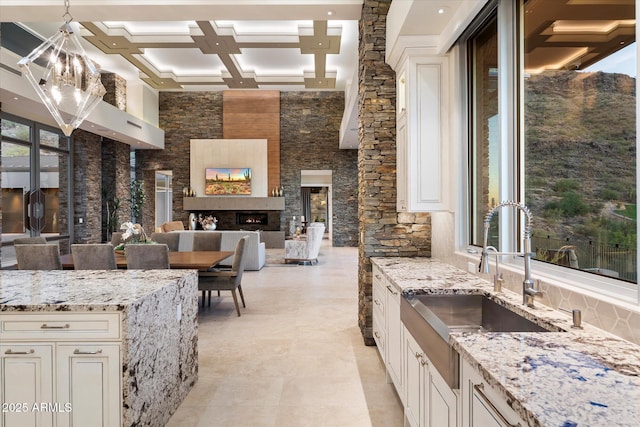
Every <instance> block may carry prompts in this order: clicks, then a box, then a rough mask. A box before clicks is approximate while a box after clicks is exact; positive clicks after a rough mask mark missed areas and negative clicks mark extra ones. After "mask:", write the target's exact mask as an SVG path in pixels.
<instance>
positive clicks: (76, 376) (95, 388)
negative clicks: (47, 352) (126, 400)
mask: <svg viewBox="0 0 640 427" xmlns="http://www.w3.org/2000/svg"><path fill="white" fill-rule="evenodd" d="M56 356H57V374H58V381H57V393H58V394H57V396H58V401H60V402H68V403H70V405H71V410H70V411H69V412H60V413H58V416H57V425H58V427H63V426H64V427H67V426H103V427H110V426H113V427H116V426H120V407H121V405H122V397H121V393H120V390H121V386H120V346H118V345H114V344H105V345H101V344H92V345H83V344H76V345H73V344H64V345H58V347H57V351H56Z"/></svg>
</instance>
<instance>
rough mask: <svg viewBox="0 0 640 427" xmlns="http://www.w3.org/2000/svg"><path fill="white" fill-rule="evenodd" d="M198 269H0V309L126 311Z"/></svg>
mask: <svg viewBox="0 0 640 427" xmlns="http://www.w3.org/2000/svg"><path fill="white" fill-rule="evenodd" d="M185 274H193V275H196V274H197V272H196V271H195V270H113V271H102V270H86V271H73V270H70V271H62V270H61V271H26V270H15V271H14V270H6V271H2V272H1V273H0V312H2V311H5V312H9V311H87V310H90V311H124V310H126V308H127V307H128V306H129V305H131V304H134V303H135V302H136V301H138V300H140V299H143V298H145V297H147V296H149V295H151V294H153V293H155V292H157V291H159V290H160V289H162V288H164V287H165V286H167V285H171V284H176V283H177V282H179V281H180V279H181V278H183V277H184V276H185Z"/></svg>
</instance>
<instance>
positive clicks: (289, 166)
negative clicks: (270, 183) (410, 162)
mask: <svg viewBox="0 0 640 427" xmlns="http://www.w3.org/2000/svg"><path fill="white" fill-rule="evenodd" d="M280 113H281V117H280V165H281V169H280V174H281V181H282V185H283V187H284V196H285V210H284V212H283V214H282V216H281V230H287V227H288V222H287V221H288V219H290V218H291V217H292V216H294V215H295V216H299V215H301V214H302V202H301V197H300V179H301V178H300V171H301V170H325V169H326V170H332V171H333V173H332V188H333V196H332V201H333V235H332V241H333V246H356V245H357V242H358V215H357V190H358V188H357V182H358V178H357V176H358V175H357V170H356V168H357V154H358V153H357V151H356V150H341V149H340V148H339V133H340V123H341V121H342V115H343V113H344V93H342V92H320V91H319V92H282V93H281V95H280Z"/></svg>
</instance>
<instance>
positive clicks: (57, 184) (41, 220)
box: [0, 114, 72, 267]
mask: <svg viewBox="0 0 640 427" xmlns="http://www.w3.org/2000/svg"><path fill="white" fill-rule="evenodd" d="M1 123H2V163H1V165H2V166H1V172H2V249H1V254H0V256H1V259H2V267H10V266H13V265H14V264H15V251H14V250H13V241H14V240H15V239H16V238H19V237H29V236H44V237H45V238H46V239H47V241H50V242H65V243H66V244H68V240H69V236H70V222H69V221H68V217H69V206H70V205H69V203H70V201H71V200H72V198H71V197H70V195H71V192H70V185H69V183H70V178H69V177H70V174H69V171H70V170H71V167H70V153H69V144H70V142H69V138H66V137H64V135H63V134H62V133H61V132H60V131H59V130H58V129H54V128H49V127H47V126H44V125H41V124H38V123H34V122H30V121H28V120H24V119H21V118H19V117H14V116H11V115H8V114H2V116H1Z"/></svg>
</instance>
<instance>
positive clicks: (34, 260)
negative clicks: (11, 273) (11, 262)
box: [15, 244, 62, 270]
mask: <svg viewBox="0 0 640 427" xmlns="http://www.w3.org/2000/svg"><path fill="white" fill-rule="evenodd" d="M15 250H16V259H17V261H18V270H62V263H61V262H60V248H59V247H58V245H55V244H51V245H48V244H44V245H43V244H22V245H16V246H15Z"/></svg>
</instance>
